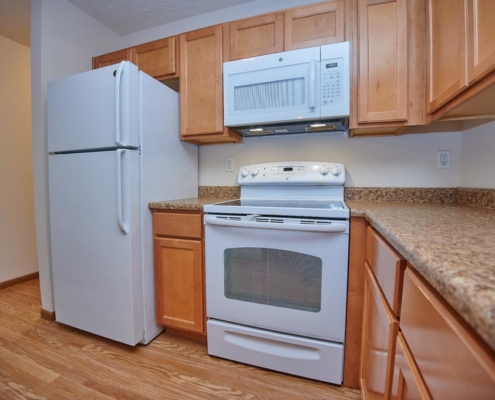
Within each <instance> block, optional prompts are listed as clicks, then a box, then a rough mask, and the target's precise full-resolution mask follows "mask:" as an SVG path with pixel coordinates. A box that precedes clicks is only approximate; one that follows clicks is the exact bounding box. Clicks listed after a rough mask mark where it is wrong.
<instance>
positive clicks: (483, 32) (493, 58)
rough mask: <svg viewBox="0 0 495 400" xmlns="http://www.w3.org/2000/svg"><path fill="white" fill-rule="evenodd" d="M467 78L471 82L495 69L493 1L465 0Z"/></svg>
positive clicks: (494, 3) (494, 15) (494, 16)
mask: <svg viewBox="0 0 495 400" xmlns="http://www.w3.org/2000/svg"><path fill="white" fill-rule="evenodd" d="M466 13H467V15H466V22H467V32H466V38H467V41H466V50H467V75H468V76H467V79H468V83H469V84H471V83H473V82H474V81H476V80H478V79H480V78H483V77H484V76H485V75H486V74H488V73H489V72H491V71H493V70H494V69H495V1H493V0H467V10H466Z"/></svg>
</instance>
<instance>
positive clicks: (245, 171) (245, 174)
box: [241, 168, 249, 178]
mask: <svg viewBox="0 0 495 400" xmlns="http://www.w3.org/2000/svg"><path fill="white" fill-rule="evenodd" d="M248 175H249V171H248V170H247V169H246V168H243V169H241V176H242V177H243V178H245V177H246V176H248Z"/></svg>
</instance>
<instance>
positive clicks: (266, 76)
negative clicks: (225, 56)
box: [223, 42, 350, 136]
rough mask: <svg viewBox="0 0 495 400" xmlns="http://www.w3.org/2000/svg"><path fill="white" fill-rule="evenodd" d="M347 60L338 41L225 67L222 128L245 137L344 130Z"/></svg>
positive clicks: (346, 44) (346, 52) (344, 47)
mask: <svg viewBox="0 0 495 400" xmlns="http://www.w3.org/2000/svg"><path fill="white" fill-rule="evenodd" d="M349 58H350V46H349V42H343V43H335V44H330V45H325V46H318V47H311V48H307V49H300V50H293V51H287V52H283V53H275V54H268V55H265V56H259V57H253V58H247V59H244V60H236V61H230V62H226V63H224V64H223V87H224V125H225V126H228V127H231V128H232V129H235V130H237V131H239V132H241V133H242V134H243V135H244V136H251V135H261V134H283V133H303V132H310V131H311V129H312V127H313V128H314V130H317V131H322V130H325V122H331V121H334V122H335V121H337V122H338V123H339V124H338V125H335V124H333V125H332V124H328V127H329V129H328V130H343V129H346V128H347V125H346V121H347V120H348V119H347V117H348V116H349V107H350V102H349V97H350V84H349V75H350V60H349ZM331 125H332V127H330V126H331ZM339 126H340V128H339ZM294 128H295V129H294ZM318 128H319V129H318Z"/></svg>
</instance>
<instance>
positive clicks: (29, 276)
mask: <svg viewBox="0 0 495 400" xmlns="http://www.w3.org/2000/svg"><path fill="white" fill-rule="evenodd" d="M39 276H40V273H39V272H33V273H32V274H27V275H24V276H20V277H19V278H14V279H11V280H9V281H5V282H0V290H2V289H6V288H8V287H11V286H14V285H17V284H19V283H23V282H27V281H30V280H32V279H37V278H39Z"/></svg>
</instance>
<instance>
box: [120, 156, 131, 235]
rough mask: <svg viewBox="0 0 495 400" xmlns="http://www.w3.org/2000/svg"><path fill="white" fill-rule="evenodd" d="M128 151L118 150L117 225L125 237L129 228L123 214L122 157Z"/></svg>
mask: <svg viewBox="0 0 495 400" xmlns="http://www.w3.org/2000/svg"><path fill="white" fill-rule="evenodd" d="M126 151H127V150H126V149H119V150H117V223H118V225H119V228H120V230H121V231H122V233H124V235H127V233H128V228H127V224H126V223H125V222H124V217H123V213H122V196H123V193H122V155H123V154H124V153H125V152H126Z"/></svg>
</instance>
